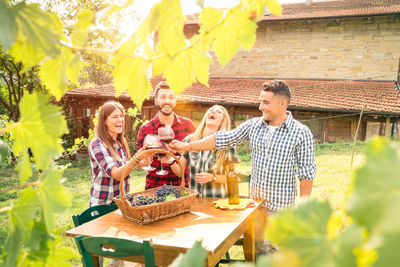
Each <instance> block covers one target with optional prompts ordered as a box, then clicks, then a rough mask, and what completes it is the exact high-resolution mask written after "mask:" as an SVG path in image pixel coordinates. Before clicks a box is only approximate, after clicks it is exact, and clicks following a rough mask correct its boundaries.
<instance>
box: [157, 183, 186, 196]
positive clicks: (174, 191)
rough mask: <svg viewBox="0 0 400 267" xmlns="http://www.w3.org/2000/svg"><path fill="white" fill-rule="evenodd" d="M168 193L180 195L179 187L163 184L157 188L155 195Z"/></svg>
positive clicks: (166, 194)
mask: <svg viewBox="0 0 400 267" xmlns="http://www.w3.org/2000/svg"><path fill="white" fill-rule="evenodd" d="M170 194H173V195H175V197H176V198H179V197H180V196H181V193H180V192H179V189H178V188H176V187H169V186H168V185H166V184H164V185H163V186H162V187H161V188H159V189H158V190H157V197H162V196H163V197H166V196H168V195H170Z"/></svg>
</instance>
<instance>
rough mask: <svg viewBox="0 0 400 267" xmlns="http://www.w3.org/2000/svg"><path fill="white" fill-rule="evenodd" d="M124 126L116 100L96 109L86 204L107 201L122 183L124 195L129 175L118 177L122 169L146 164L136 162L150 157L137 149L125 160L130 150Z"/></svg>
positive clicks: (120, 109)
mask: <svg viewBox="0 0 400 267" xmlns="http://www.w3.org/2000/svg"><path fill="white" fill-rule="evenodd" d="M124 129H125V112H124V108H123V107H122V105H121V104H119V103H117V102H107V103H105V104H104V105H103V106H102V107H101V108H100V112H99V118H98V124H97V126H96V137H95V138H94V139H93V140H92V141H91V143H90V145H89V147H88V150H89V157H90V166H91V180H92V188H91V189H90V206H95V205H103V204H110V203H111V202H112V198H113V197H116V196H118V195H119V194H120V193H121V192H120V189H119V188H120V187H119V186H120V183H124V185H123V190H124V193H125V194H128V193H129V179H128V178H129V175H128V176H126V177H122V176H123V170H124V169H126V168H127V167H128V168H130V170H133V169H134V168H135V167H136V166H137V165H142V164H147V163H146V161H145V160H143V162H140V161H141V160H142V159H145V158H146V157H147V156H150V154H149V152H146V151H141V150H140V151H138V153H137V154H136V155H135V157H133V158H132V159H131V160H129V158H130V151H129V147H128V143H127V141H126V139H125V137H124V132H125V131H124ZM144 149H145V147H144ZM146 153H147V154H148V155H147V154H146ZM127 165H128V166H127Z"/></svg>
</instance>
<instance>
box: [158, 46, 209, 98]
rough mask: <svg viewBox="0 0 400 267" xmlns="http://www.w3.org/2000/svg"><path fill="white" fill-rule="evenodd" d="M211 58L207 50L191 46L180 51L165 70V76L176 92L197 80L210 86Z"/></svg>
mask: <svg viewBox="0 0 400 267" xmlns="http://www.w3.org/2000/svg"><path fill="white" fill-rule="evenodd" d="M210 63H211V59H210V57H209V56H208V54H206V52H204V51H202V50H200V49H198V48H197V47H195V46H194V47H190V48H188V49H186V50H184V51H182V52H181V53H179V54H178V55H177V56H176V57H175V58H174V60H173V61H172V62H171V64H170V65H169V66H168V67H167V69H166V70H165V71H164V76H165V78H166V79H167V82H168V83H169V84H170V86H171V88H172V90H174V92H175V93H177V94H179V93H181V92H182V91H183V90H184V89H185V88H187V87H189V86H190V85H192V84H193V83H194V82H196V81H197V80H198V81H200V82H201V83H203V84H204V85H207V86H208V74H209V71H208V68H209V65H210Z"/></svg>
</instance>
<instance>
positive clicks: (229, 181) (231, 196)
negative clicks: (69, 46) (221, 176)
mask: <svg viewBox="0 0 400 267" xmlns="http://www.w3.org/2000/svg"><path fill="white" fill-rule="evenodd" d="M225 166H226V167H225V168H226V185H227V187H228V202H229V205H238V204H239V184H238V176H237V173H236V172H235V163H234V162H233V161H228V163H227V164H226V165H225Z"/></svg>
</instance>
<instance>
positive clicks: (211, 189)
mask: <svg viewBox="0 0 400 267" xmlns="http://www.w3.org/2000/svg"><path fill="white" fill-rule="evenodd" d="M230 128H231V123H230V119H229V114H228V112H227V111H226V109H225V108H224V107H222V106H219V105H214V106H212V107H211V108H209V109H208V110H207V112H206V114H205V115H204V117H203V119H202V120H201V122H200V124H199V127H197V129H196V131H195V132H194V133H193V134H191V135H189V136H187V137H186V138H185V139H184V140H183V142H191V141H196V140H200V139H202V138H203V137H206V136H209V135H212V134H214V133H216V132H217V131H220V130H223V129H225V130H230ZM227 158H230V159H236V161H237V160H238V158H237V155H236V150H235V148H229V149H228V150H209V151H190V152H185V153H183V154H182V157H181V158H180V162H181V163H182V165H183V167H184V169H186V166H189V185H190V188H191V189H194V190H196V191H197V192H199V194H200V195H201V196H203V197H226V196H227V190H226V176H225V174H224V166H223V163H224V161H225V159H227ZM170 166H171V169H172V171H173V172H174V173H175V174H176V175H177V176H180V174H181V169H180V168H179V165H178V164H177V163H176V162H175V161H174V162H172V163H171V164H170Z"/></svg>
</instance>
